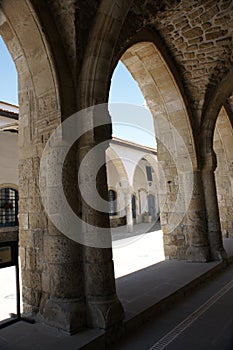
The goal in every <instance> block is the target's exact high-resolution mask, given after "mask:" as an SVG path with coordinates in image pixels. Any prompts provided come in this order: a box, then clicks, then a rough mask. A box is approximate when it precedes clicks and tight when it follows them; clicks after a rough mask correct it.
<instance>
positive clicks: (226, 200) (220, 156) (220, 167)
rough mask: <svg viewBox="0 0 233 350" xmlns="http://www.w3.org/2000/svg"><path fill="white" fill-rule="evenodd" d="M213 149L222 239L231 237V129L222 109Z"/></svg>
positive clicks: (232, 183)
mask: <svg viewBox="0 0 233 350" xmlns="http://www.w3.org/2000/svg"><path fill="white" fill-rule="evenodd" d="M213 148H214V152H215V153H216V157H217V167H216V170H215V179H216V188H217V195H218V207H219V214H220V223H221V231H222V235H223V237H233V223H232V216H233V211H232V210H233V209H232V208H233V154H232V149H233V129H232V125H231V122H230V119H229V117H228V115H227V112H226V110H225V108H224V107H222V108H221V110H220V112H219V115H218V118H217V122H216V126H215V131H214V140H213Z"/></svg>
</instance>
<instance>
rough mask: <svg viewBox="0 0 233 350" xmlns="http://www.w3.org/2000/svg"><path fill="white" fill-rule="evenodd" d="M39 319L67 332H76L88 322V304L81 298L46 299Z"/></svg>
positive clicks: (41, 307) (42, 304)
mask: <svg viewBox="0 0 233 350" xmlns="http://www.w3.org/2000/svg"><path fill="white" fill-rule="evenodd" d="M37 319H38V321H39V322H43V323H45V324H47V325H49V326H51V327H54V328H57V329H61V330H63V331H64V332H66V333H69V334H75V333H77V332H78V331H79V330H80V329H81V328H82V327H83V326H84V325H85V323H86V306H85V304H84V302H83V301H81V300H80V299H60V298H49V299H44V300H42V302H41V306H40V312H39V314H38V316H37Z"/></svg>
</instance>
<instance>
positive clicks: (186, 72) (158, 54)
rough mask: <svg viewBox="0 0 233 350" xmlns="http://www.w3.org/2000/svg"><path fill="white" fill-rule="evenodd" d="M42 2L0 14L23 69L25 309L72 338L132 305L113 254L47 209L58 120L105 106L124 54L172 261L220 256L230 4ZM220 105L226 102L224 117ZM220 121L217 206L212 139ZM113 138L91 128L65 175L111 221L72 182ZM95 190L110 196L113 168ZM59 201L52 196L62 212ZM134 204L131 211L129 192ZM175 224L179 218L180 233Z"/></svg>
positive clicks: (227, 195) (228, 146) (227, 227)
mask: <svg viewBox="0 0 233 350" xmlns="http://www.w3.org/2000/svg"><path fill="white" fill-rule="evenodd" d="M38 4H39V3H38V1H35V0H31V1H26V0H21V1H19V0H3V1H2V2H1V11H2V13H1V21H0V34H1V35H2V37H3V39H4V40H5V42H6V44H7V46H8V48H9V50H10V53H11V55H12V58H13V60H14V61H15V64H16V66H17V70H18V76H19V104H20V118H19V154H20V165H19V197H20V201H19V243H20V257H21V265H22V281H23V302H24V313H28V314H33V315H35V314H37V315H38V314H39V315H40V316H39V317H38V319H40V320H41V321H42V322H47V323H48V324H50V325H52V326H54V327H57V328H61V329H63V330H65V331H67V332H71V333H73V332H75V331H77V330H78V329H79V328H80V327H82V326H86V325H89V326H91V327H100V328H104V329H109V328H111V327H113V326H116V327H120V325H121V322H122V320H123V317H124V312H123V310H122V306H121V304H120V302H119V300H118V299H117V296H116V291H115V283H114V267H113V263H112V252H111V249H96V250H95V249H93V248H91V249H88V248H84V247H82V246H79V245H77V243H75V242H73V241H70V240H68V238H66V237H64V236H63V235H62V233H61V232H59V230H58V229H57V228H56V227H55V226H54V225H53V223H52V222H51V221H50V219H49V218H48V217H47V215H46V213H45V211H44V208H43V205H42V201H41V194H40V188H39V172H40V159H41V156H42V153H43V150H44V147H45V144H46V142H47V141H48V139H49V137H50V135H51V133H52V132H53V131H54V129H55V128H56V126H57V125H58V124H59V123H60V122H61V121H63V120H64V119H65V118H66V117H68V116H69V115H70V114H72V113H74V112H76V110H77V109H78V108H82V107H89V106H90V105H92V104H96V103H102V102H107V101H108V94H109V86H110V83H111V78H112V73H113V70H114V68H115V66H116V64H117V62H118V60H119V59H120V58H121V60H122V62H123V63H124V64H125V65H126V67H127V68H128V69H129V71H130V72H131V74H132V76H133V78H134V79H135V80H136V81H137V82H138V85H139V87H140V89H141V91H142V93H143V95H144V97H145V99H146V103H147V106H148V107H149V108H150V110H151V112H152V115H153V118H154V124H155V129H156V136H157V139H158V143H157V144H158V159H159V164H160V168H161V169H160V171H161V175H162V176H161V177H160V179H159V181H160V183H159V185H160V186H159V187H160V194H159V196H160V205H161V223H162V228H163V231H164V248H165V255H166V258H168V259H188V260H190V261H196V262H197V261H199V262H205V261H208V260H209V259H210V258H212V259H223V258H224V256H225V253H224V250H223V247H222V237H221V229H222V232H223V234H224V236H226V237H228V236H230V237H232V236H233V224H232V207H233V205H232V183H233V182H232V178H233V176H232V172H233V165H232V164H233V159H232V149H233V144H232V136H233V135H232V123H230V122H229V120H230V119H229V120H228V119H227V116H226V113H227V114H228V116H229V118H231V120H232V116H233V102H232V98H231V99H230V98H229V96H230V95H231V93H232V79H233V77H232V76H233V74H232V62H233V58H232V34H233V2H232V1H224V0H220V1H215V0H211V1H209V0H204V1H196V0H189V1H188V0H177V1H167V0H166V1H165V0H161V1H153V0H149V1H146V2H145V1H140V0H136V1H131V0H129V1H123V0H122V1H121V0H118V1H116V2H115V1H112V2H111V6H109V1H105V0H104V1H92V0H88V1H86V0H82V1H73V0H57V1H54V0H49V1H47V2H43V4H40V5H38ZM135 43H136V44H135ZM222 105H227V107H228V109H227V110H226V111H225V112H224V113H225V115H223V114H224V113H223V112H222V111H221V112H220V115H219V117H218V114H219V110H220V108H221V106H222ZM77 106H78V107H77ZM217 117H218V122H217V129H216V130H217V131H216V134H215V137H214V149H215V152H216V154H217V162H218V166H217V168H216V171H215V174H216V187H217V195H218V203H217V197H216V188H215V179H214V173H213V172H214V170H215V166H214V165H215V159H214V153H213V140H212V136H213V134H214V127H215V122H216V119H217ZM166 121H169V123H170V124H169V126H168V125H167V123H166ZM93 125H94V116H93ZM176 132H177V133H176ZM177 134H178V135H180V137H181V139H182V140H183V143H182V144H181V143H180V142H179V138H177ZM109 137H110V128H106V130H105V132H102V133H98V132H97V131H96V130H93V129H92V130H91V131H90V133H87V134H86V135H85V136H84V137H83V138H82V140H81V141H80V140H79V143H78V145H77V148H76V149H75V152H76V153H75V152H74V153H75V154H73V158H72V157H71V159H69V160H68V161H67V162H66V163H65V167H64V170H65V171H64V179H63V180H64V187H65V189H66V193H67V194H68V195H69V196H70V198H69V199H70V201H71V202H72V205H73V207H74V209H75V211H77V212H78V215H79V216H80V217H81V218H83V219H84V220H86V221H88V222H89V223H92V224H93V225H101V224H102V226H103V227H108V226H109V219H108V215H106V214H103V213H100V212H98V211H95V210H92V208H90V207H89V206H87V205H86V204H85V203H84V201H83V200H82V199H81V196H80V194H79V192H78V191H76V190H75V191H73V189H74V188H76V187H75V186H76V182H77V178H78V177H77V168H76V167H77V164H78V162H79V161H80V159H82V158H83V157H84V156H85V154H86V153H87V152H88V151H89V150H90V149H91V148H92V147H93V146H94V145H95V143H96V142H100V141H103V140H105V139H106V138H109ZM102 156H103V157H104V155H102ZM187 159H190V162H191V164H192V171H193V176H194V187H193V188H190V187H188V185H189V183H188V182H187V181H188V176H187V177H186V175H187V173H188V170H187ZM94 161H95V159H93V162H94ZM50 165H51V164H50ZM51 166H52V165H51ZM91 166H92V164H90V167H91ZM66 168H68V171H67V169H66ZM200 172H202V177H201V176H200ZM91 178H93V174H92V172H91V171H90V172H89V175H88V176H87V177H86V178H85V177H84V178H82V181H84V182H85V181H86V188H87V190H88V186H89V185H88V184H89V183H90V181H91ZM180 178H181V179H182V181H181V184H180ZM56 179H57V175H56V174H54V176H52V177H51V178H49V179H42V181H46V180H48V181H49V184H50V185H51V186H54V185H55V182H56ZM161 179H163V181H162V180H161ZM186 180H187V181H186ZM187 184H188V185H187ZM180 186H181V190H182V191H183V192H182V195H180V193H179V190H180ZM97 187H98V190H100V192H101V194H102V195H103V197H105V198H106V188H107V186H106V174H105V171H103V172H102V173H101V176H99V177H98V179H97ZM184 189H185V190H184ZM189 191H190V192H191V199H190V202H189V203H187V196H186V194H187V193H189ZM128 197H129V196H128ZM58 200H59V197H56V196H55V195H54V197H53V198H52V201H53V203H54V207H55V204H56V203H57V202H58ZM177 200H178V203H179V206H175V204H176V201H177ZM127 203H128V214H129V213H130V211H131V208H130V203H129V198H128V200H127ZM218 206H219V211H218ZM174 208H175V209H174ZM219 213H220V221H219ZM128 216H129V215H128ZM174 218H175V219H174ZM172 220H177V222H179V223H178V224H177V225H176V226H175V227H173V228H172V229H171V224H172ZM220 222H221V228H220ZM94 229H95V228H93V230H94ZM4 235H5V234H4ZM2 237H6V236H2ZM11 238H12V237H11Z"/></svg>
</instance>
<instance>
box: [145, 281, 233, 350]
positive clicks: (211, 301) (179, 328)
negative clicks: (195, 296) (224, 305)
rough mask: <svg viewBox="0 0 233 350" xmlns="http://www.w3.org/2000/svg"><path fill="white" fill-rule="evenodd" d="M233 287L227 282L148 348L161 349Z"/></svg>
mask: <svg viewBox="0 0 233 350" xmlns="http://www.w3.org/2000/svg"><path fill="white" fill-rule="evenodd" d="M231 288H233V280H231V281H230V282H229V283H227V284H226V285H225V286H224V287H223V288H221V289H220V290H219V291H218V292H217V293H215V294H214V295H213V296H212V297H211V298H209V299H208V300H207V301H206V302H205V303H204V304H202V305H201V306H200V307H199V308H198V309H197V310H195V311H194V312H193V313H192V314H190V315H189V316H188V317H186V318H185V319H184V320H183V321H182V322H181V323H179V324H178V325H177V326H176V327H174V328H173V329H172V330H171V331H170V332H169V333H167V334H166V335H165V336H164V337H162V338H161V339H160V340H159V341H157V342H156V343H155V344H154V345H152V347H150V348H149V349H148V350H163V349H165V348H166V347H167V345H169V344H170V343H171V342H173V340H174V339H176V338H177V337H178V336H179V335H180V334H181V333H183V332H184V331H185V329H187V328H188V327H189V326H190V325H191V324H193V323H194V322H195V321H196V320H197V319H198V318H199V317H200V316H201V315H203V314H204V313H205V312H206V311H207V310H208V309H209V308H210V307H211V306H212V305H214V304H215V303H216V302H217V301H218V300H219V299H220V298H221V297H222V296H223V295H225V294H226V293H227V292H229V290H230V289H231Z"/></svg>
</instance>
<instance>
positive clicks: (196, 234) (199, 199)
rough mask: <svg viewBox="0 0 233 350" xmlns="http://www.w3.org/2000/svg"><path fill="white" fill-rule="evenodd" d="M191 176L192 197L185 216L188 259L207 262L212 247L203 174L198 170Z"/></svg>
mask: <svg viewBox="0 0 233 350" xmlns="http://www.w3.org/2000/svg"><path fill="white" fill-rule="evenodd" d="M190 175H191V176H192V179H193V188H192V189H190V190H192V195H191V200H190V203H189V206H188V207H187V212H186V215H185V223H186V230H187V231H186V234H187V236H188V243H189V247H188V249H187V252H186V258H187V260H189V261H193V262H207V261H209V260H210V247H209V242H208V234H207V222H206V211H205V201H204V192H203V185H202V179H201V172H200V171H198V170H196V171H194V172H193V173H192V174H190ZM187 190H188V189H187Z"/></svg>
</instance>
